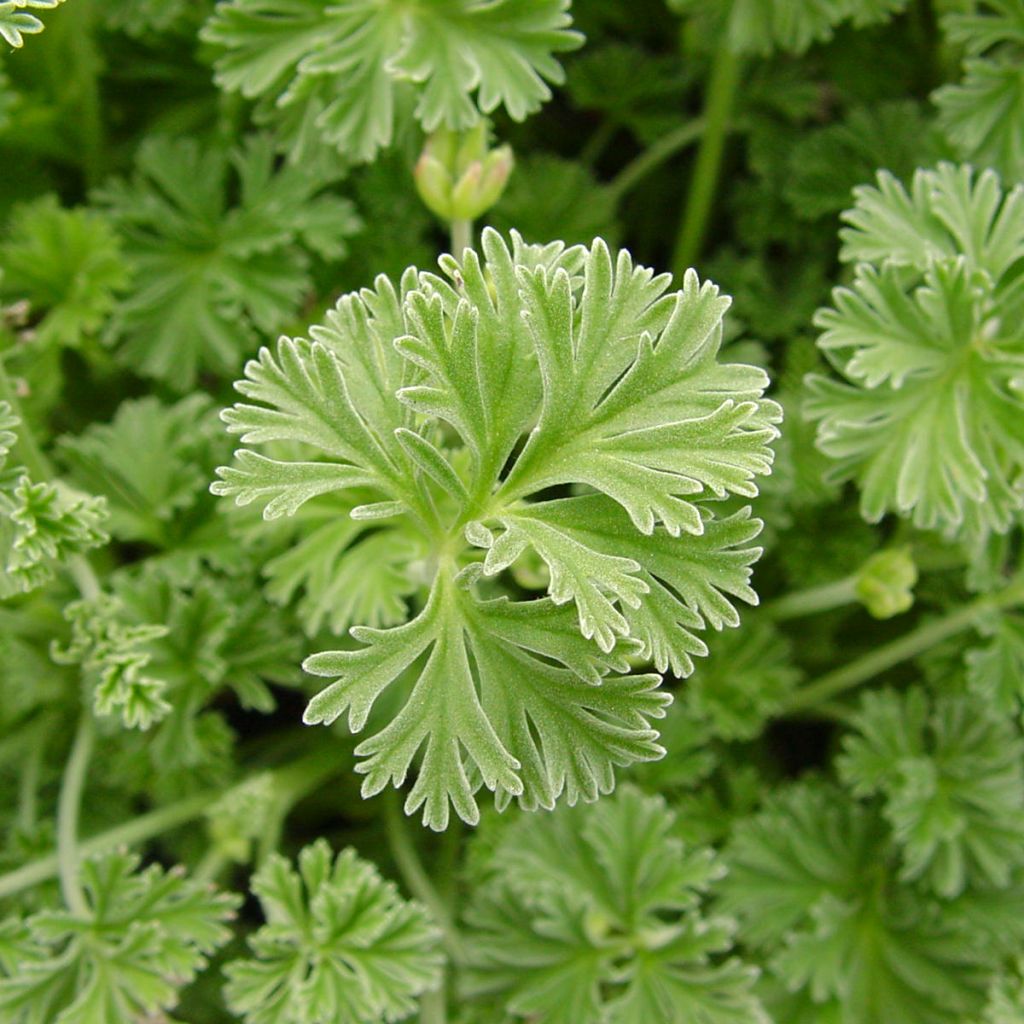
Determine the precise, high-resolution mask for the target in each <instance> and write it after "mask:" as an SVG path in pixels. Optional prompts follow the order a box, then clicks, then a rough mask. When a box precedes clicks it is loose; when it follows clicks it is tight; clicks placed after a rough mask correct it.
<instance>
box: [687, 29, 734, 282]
mask: <svg viewBox="0 0 1024 1024" xmlns="http://www.w3.org/2000/svg"><path fill="white" fill-rule="evenodd" d="M740 67H741V62H740V59H739V57H737V56H736V54H735V53H733V52H732V51H731V50H730V49H729V47H728V44H726V43H723V44H722V45H721V46H719V48H718V50H717V52H716V53H715V57H714V62H713V64H712V65H711V76H710V78H709V79H708V86H707V92H706V94H705V98H704V134H703V137H702V138H701V143H700V149H699V150H698V152H697V161H696V164H695V165H694V168H693V177H692V178H691V179H690V190H689V192H688V194H687V196H686V203H685V205H684V207H683V218H682V222H681V223H680V225H679V234H678V237H677V239H676V245H675V251H674V252H673V254H672V273H673V275H674V276H675V277H676V278H677V279H679V278H682V276H683V273H684V272H685V271H686V270H687V269H688V268H689V267H692V266H693V264H694V262H695V261H696V259H697V257H698V256H699V255H700V248H701V244H702V243H703V241H704V234H705V232H706V230H707V224H708V217H709V215H710V213H711V205H712V202H713V201H714V197H715V189H716V186H717V184H718V170H719V167H720V166H721V163H722V150H723V148H724V146H725V137H726V134H727V133H728V130H729V118H730V116H731V115H732V107H733V100H734V99H735V96H736V87H737V86H738V85H739V80H740Z"/></svg>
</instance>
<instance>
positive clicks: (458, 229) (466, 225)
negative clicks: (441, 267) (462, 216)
mask: <svg viewBox="0 0 1024 1024" xmlns="http://www.w3.org/2000/svg"><path fill="white" fill-rule="evenodd" d="M451 230H452V255H453V256H454V257H455V258H456V259H457V260H460V259H462V254H463V252H465V251H466V249H472V248H473V222H472V221H471V220H453V221H452V224H451Z"/></svg>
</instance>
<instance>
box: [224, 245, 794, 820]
mask: <svg viewBox="0 0 1024 1024" xmlns="http://www.w3.org/2000/svg"><path fill="white" fill-rule="evenodd" d="M481 248H482V255H481V256H478V255H477V254H476V253H474V252H469V253H467V254H466V255H465V256H464V258H463V260H462V261H461V262H459V261H456V260H455V259H453V258H451V257H446V258H444V259H443V260H442V261H441V266H442V270H443V272H444V276H443V277H442V276H438V275H436V274H432V273H416V272H415V271H409V272H408V273H407V274H406V275H405V276H404V277H403V278H402V281H401V284H400V286H399V287H398V288H396V287H395V286H394V285H392V284H391V283H390V282H389V281H387V280H385V279H383V278H381V279H378V281H377V283H376V286H375V288H374V289H372V290H370V289H367V290H364V291H363V292H361V293H358V294H354V295H350V296H346V297H344V298H343V299H342V300H341V301H340V302H339V304H338V306H337V309H336V310H335V311H334V312H333V313H331V314H329V316H328V322H327V324H326V325H323V326H318V327H314V328H313V329H312V330H311V339H312V340H310V341H306V340H303V339H299V340H291V339H287V338H286V339H282V340H281V342H280V343H279V344H278V346H277V349H276V351H274V352H272V351H270V350H267V349H264V350H263V351H262V352H261V353H260V356H259V358H258V359H256V360H254V361H252V362H250V363H249V365H248V366H247V368H246V378H245V379H244V380H243V381H241V382H239V384H238V385H237V387H238V390H239V391H240V392H241V394H242V395H243V397H244V399H246V401H243V402H240V403H239V404H237V405H236V406H235V407H234V408H233V409H229V410H227V411H226V412H225V414H224V418H225V420H226V422H227V424H228V427H229V429H230V430H231V431H232V432H234V433H237V434H239V435H241V438H242V440H243V442H245V443H247V444H249V445H260V446H261V447H263V448H264V451H266V452H267V453H268V454H263V453H262V452H259V451H256V450H254V449H253V448H243V449H241V450H240V451H239V452H238V453H237V455H236V461H235V464H234V465H232V466H229V467H227V468H225V469H223V470H221V480H220V481H219V482H218V483H217V484H216V485H215V486H214V489H215V491H216V492H217V493H219V494H222V495H226V496H231V497H234V498H235V500H236V501H237V502H238V503H239V504H249V503H252V502H258V503H260V504H262V505H263V506H264V509H265V511H264V515H265V516H266V517H268V518H270V519H273V518H276V517H278V516H281V515H285V514H291V513H295V512H297V511H299V510H300V509H301V508H302V507H303V506H304V505H305V504H306V503H307V502H311V501H314V500H316V501H322V500H325V498H324V496H326V495H331V496H332V497H333V496H335V495H337V496H339V498H342V499H346V500H347V508H348V516H349V518H350V519H351V520H353V521H354V522H355V523H356V524H357V525H356V526H353V527H345V528H344V530H343V528H342V527H340V526H339V527H336V528H335V531H340V532H341V536H340V538H339V537H338V536H337V532H336V534H335V537H334V538H333V543H334V547H333V550H331V555H332V556H333V558H334V560H335V564H336V565H338V566H339V568H340V566H341V565H342V564H343V563H344V562H346V561H347V560H349V559H351V558H355V559H357V560H358V559H361V557H362V556H361V555H360V553H359V549H360V546H361V545H364V544H369V543H372V542H373V539H374V533H372V532H370V531H371V530H373V531H376V530H380V531H382V533H383V534H384V536H386V537H388V538H389V539H387V540H386V541H381V542H380V543H381V544H382V546H387V547H390V548H393V547H394V545H396V544H399V543H400V544H402V545H403V546H404V548H405V550H406V551H407V552H408V553H409V558H408V561H407V563H406V564H407V566H408V568H407V570H406V573H405V574H402V573H397V572H393V571H390V570H389V567H388V565H387V563H386V562H385V563H383V565H381V564H380V563H378V565H377V567H376V569H375V570H374V571H373V576H374V577H376V578H377V579H378V581H380V582H379V583H378V584H376V585H379V586H381V587H384V586H387V585H388V584H390V585H391V587H392V590H391V593H392V595H393V596H394V597H395V598H402V597H404V596H406V595H408V599H409V601H410V615H409V618H408V621H407V622H405V623H403V624H400V625H397V626H395V627H393V628H391V629H386V630H382V629H379V628H376V627H369V626H366V625H358V626H356V627H354V628H353V630H352V636H353V638H354V639H355V640H356V641H357V642H358V644H359V646H357V647H355V648H354V649H345V650H339V651H332V652H325V653H322V654H317V655H314V656H312V657H310V658H308V659H307V660H306V663H305V665H306V668H307V670H308V671H310V672H312V673H314V674H315V675H320V676H326V677H328V678H334V680H335V681H334V682H333V683H331V684H330V685H329V686H328V687H327V688H326V689H325V690H324V691H323V692H321V693H320V694H319V695H318V696H316V697H315V698H314V699H313V701H312V702H311V703H310V705H309V708H308V709H307V711H306V716H305V717H306V721H307V722H309V723H316V722H327V723H330V722H332V721H334V720H335V719H337V718H339V717H341V716H342V715H345V714H347V716H348V721H349V725H350V727H351V728H352V729H353V730H354V731H356V732H358V731H361V730H362V729H363V727H364V726H365V725H366V723H367V721H368V719H369V717H370V713H371V711H372V709H373V707H374V704H375V703H376V702H377V700H378V698H379V697H380V696H381V695H382V694H383V693H384V692H385V691H386V690H388V689H389V688H392V687H395V686H397V687H399V688H400V689H401V690H402V692H403V694H404V696H403V697H402V704H401V707H400V709H399V710H398V712H397V714H396V715H395V716H394V717H393V718H392V720H391V721H390V722H389V723H388V724H387V725H386V726H385V727H384V728H381V729H379V730H378V731H377V732H375V733H374V734H373V735H372V736H371V737H370V738H368V739H367V740H364V741H363V742H362V743H361V744H360V746H359V747H358V750H357V753H358V755H359V756H360V757H361V758H362V760H361V762H360V765H359V771H361V772H362V773H364V774H365V775H366V780H365V783H364V792H365V793H366V794H368V795H370V794H373V793H376V792H378V791H380V790H381V789H382V788H383V787H384V786H386V785H387V784H388V783H389V782H393V783H394V784H395V785H400V784H401V783H402V781H403V780H404V779H405V778H406V777H407V776H408V775H409V773H410V771H411V770H412V769H413V765H414V762H416V760H417V756H418V765H417V775H416V782H415V784H414V786H413V788H412V790H411V792H410V794H409V797H408V799H407V802H406V807H407V810H408V811H409V812H412V811H415V810H418V809H419V808H420V807H422V808H423V814H424V820H425V821H426V822H427V823H428V824H430V825H431V826H432V827H434V828H439V829H441V828H444V827H445V826H446V824H447V821H448V815H449V806H451V807H454V809H455V811H456V813H457V814H458V815H459V816H460V817H462V818H464V819H465V820H467V821H475V820H476V818H477V814H478V811H477V804H476V799H475V796H474V794H475V792H476V791H477V790H478V789H479V788H481V787H485V788H487V789H490V790H493V791H494V792H495V794H496V795H497V798H498V802H499V804H504V803H506V802H507V801H508V800H509V799H510V798H512V797H516V798H518V799H519V800H520V802H521V803H522V804H523V806H525V807H535V806H544V807H550V806H552V805H553V803H554V801H555V800H556V799H557V798H558V797H559V796H560V795H562V794H563V793H564V794H565V795H566V797H567V798H568V800H569V802H570V803H574V802H575V801H576V800H577V799H580V798H584V799H593V798H594V797H595V796H596V795H597V794H598V793H599V792H604V791H607V790H609V789H610V788H611V786H612V769H613V767H614V766H616V765H623V764H629V763H631V762H633V761H638V760H644V759H649V758H652V757H657V756H660V754H661V748H660V747H659V746H658V745H657V743H656V742H655V740H656V733H655V732H654V730H653V729H652V728H651V725H650V723H651V720H652V719H653V718H658V717H660V716H661V714H662V713H663V706H664V704H665V702H666V700H667V697H665V696H664V695H662V694H660V693H658V692H657V691H656V687H657V685H658V683H659V681H660V680H659V677H658V676H657V675H654V674H630V672H629V662H628V660H627V656H629V655H634V656H638V657H640V658H643V659H644V660H647V661H650V662H653V664H654V666H655V667H656V668H657V669H658V671H661V672H663V671H666V670H667V669H668V668H669V667H671V668H672V669H673V671H675V672H677V673H681V674H685V673H687V672H689V671H690V669H691V667H692V662H691V656H693V655H700V654H703V653H705V646H704V644H703V641H701V640H700V639H699V637H698V635H697V632H698V631H699V630H700V629H702V628H703V627H704V626H705V625H711V626H713V627H715V628H716V629H721V628H722V627H724V626H733V625H735V624H736V623H737V621H738V616H737V612H736V610H735V607H734V604H733V602H734V601H735V600H736V599H739V600H743V601H747V602H750V603H753V602H755V601H756V597H755V595H754V592H753V591H752V590H751V589H750V586H749V583H748V577H749V573H750V565H751V564H752V562H753V561H754V560H755V559H756V558H757V555H758V549H757V548H755V547H752V546H751V541H752V540H753V538H754V537H755V536H756V535H757V533H758V531H759V529H760V524H759V523H758V522H757V521H756V520H755V519H753V518H751V516H750V514H749V510H747V509H743V510H740V511H738V512H733V513H731V514H716V504H717V502H718V501H720V499H722V498H725V497H726V496H728V495H739V496H741V497H747V498H750V497H753V496H754V495H755V494H756V484H755V480H756V478H757V477H758V476H759V475H762V474H765V473H767V472H768V471H769V469H770V466H771V449H770V447H769V443H770V442H771V441H772V440H773V438H774V437H775V435H776V427H775V424H776V422H777V421H778V419H779V418H780V413H779V409H778V407H777V406H776V405H775V404H774V403H773V402H771V401H768V400H765V399H764V398H763V397H762V395H763V391H764V388H765V386H766V384H767V379H766V377H765V375H764V373H763V372H762V371H761V370H758V369H756V368H754V367H751V366H743V365H731V364H723V363H721V362H719V360H718V358H717V353H718V347H719V344H720V340H721V332H722V317H723V314H724V312H725V309H726V307H727V306H728V300H727V299H725V298H723V297H722V296H720V295H719V292H718V289H717V288H716V287H715V286H714V285H712V284H710V283H703V284H702V283H700V282H699V280H698V279H697V276H696V274H694V273H689V274H687V276H686V279H685V281H684V282H683V288H682V290H681V291H677V292H670V291H669V290H668V289H669V279H668V278H667V276H665V275H661V276H656V275H654V274H653V273H652V272H651V271H649V270H646V269H644V268H642V267H639V266H637V265H636V264H634V262H633V260H632V258H631V257H630V256H629V254H628V253H626V252H621V253H619V254H618V256H617V257H613V255H612V253H611V252H610V251H609V250H608V248H607V246H606V245H605V244H604V243H603V242H601V241H597V242H595V243H594V244H593V245H592V246H591V247H590V248H589V249H584V248H572V249H566V248H564V247H563V246H561V245H559V244H553V245H549V246H546V247H543V248H540V247H531V246H527V245H526V244H525V243H523V242H522V240H521V239H520V238H519V237H518V236H516V235H513V236H512V240H511V244H509V243H506V242H505V241H504V240H503V239H502V238H501V237H500V236H499V235H498V234H497V233H495V232H491V231H488V232H485V233H484V236H483V238H482V243H481ZM553 489H558V490H554V491H553ZM552 494H557V495H558V496H551V495H552ZM346 496H350V497H348V498H346ZM334 508H335V510H337V504H335V506H334ZM325 529H326V527H325ZM367 534H369V535H367ZM378 536H379V535H378ZM342 545H345V546H346V547H345V552H341V548H342ZM346 552H347V553H346ZM285 557H288V556H285ZM528 557H536V558H539V560H540V561H541V562H543V563H544V565H545V566H546V567H547V575H548V579H549V585H548V588H547V589H548V596H547V597H544V598H539V599H537V600H526V601H520V600H514V599H512V598H513V597H514V594H512V593H511V592H510V591H509V589H508V584H507V581H506V570H509V569H510V568H511V567H513V566H514V565H515V564H516V563H517V561H519V560H521V559H523V558H528ZM360 564H361V563H360ZM382 577H384V578H385V579H386V580H387V582H386V583H385V582H383V581H382V580H381V578H382ZM414 580H416V581H417V582H418V587H416V586H415V585H414V583H413V581H414ZM414 589H416V590H418V593H416V594H413V593H412V591H413V590H414ZM369 610H371V611H374V610H377V609H374V608H372V607H371V609H369ZM395 610H396V611H397V608H395Z"/></svg>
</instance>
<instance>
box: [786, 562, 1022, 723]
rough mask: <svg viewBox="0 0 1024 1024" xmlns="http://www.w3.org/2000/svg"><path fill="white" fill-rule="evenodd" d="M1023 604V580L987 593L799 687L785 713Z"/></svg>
mask: <svg viewBox="0 0 1024 1024" xmlns="http://www.w3.org/2000/svg"><path fill="white" fill-rule="evenodd" d="M1017 604H1024V582H1021V581H1020V580H1018V581H1016V582H1015V583H1013V584H1011V585H1010V586H1008V587H1006V589H1005V590H1002V591H1000V592H999V593H998V594H986V595H985V596H984V597H979V598H978V599H977V600H975V601H971V602H970V604H967V605H964V607H963V608H960V609H959V610H958V611H955V612H950V614H948V615H945V616H943V617H942V618H941V619H936V620H934V621H933V622H926V623H925V624H924V625H923V626H919V627H918V628H917V629H915V630H912V631H911V632H909V633H907V634H906V635H905V636H902V637H899V639H897V640H893V641H892V642H891V643H888V644H883V645H882V646H881V647H877V648H875V650H873V651H871V652H870V653H868V654H865V655H864V656H863V657H862V658H857V659H856V660H855V661H851V662H850V664H848V665H844V666H843V667H842V668H839V669H836V670H835V671H834V672H828V673H826V674H825V675H823V676H821V677H820V678H819V679H817V680H815V681H814V682H812V683H809V684H808V685H807V686H802V687H800V689H799V690H797V691H796V693H794V694H793V696H792V697H790V699H789V700H788V701H787V702H786V703H785V705H784V706H783V710H782V713H783V714H787V715H788V714H794V713H798V712H802V711H806V710H807V709H809V708H815V707H817V706H818V705H820V704H823V703H826V702H830V701H831V700H832V699H833V698H834V697H837V696H838V695H839V694H841V693H845V692H846V691H847V690H852V689H854V687H857V686H860V685H861V684H862V683H866V682H868V681H870V680H872V679H874V678H875V677H876V676H877V675H880V674H881V673H882V672H885V671H886V670H887V669H890V668H892V667H893V666H895V665H900V664H902V663H903V662H905V661H909V660H910V659H911V658H914V657H916V656H917V655H919V654H923V653H924V652H925V651H927V650H930V649H931V648H932V647H934V646H935V645H936V644H940V643H942V642H943V641H944V640H948V639H949V638H950V637H953V636H956V635H957V634H958V633H963V632H966V631H967V630H969V629H971V628H972V627H973V626H974V625H975V624H976V622H977V620H978V616H979V615H982V614H983V613H984V612H987V611H994V610H997V609H999V608H1008V607H1012V606H1013V605H1017Z"/></svg>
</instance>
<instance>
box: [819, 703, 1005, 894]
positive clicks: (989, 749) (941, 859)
mask: <svg viewBox="0 0 1024 1024" xmlns="http://www.w3.org/2000/svg"><path fill="white" fill-rule="evenodd" d="M852 724H853V728H854V729H855V730H856V734H855V735H852V736H849V737H847V738H846V740H845V741H844V745H843V750H844V753H843V755H842V757H841V758H840V760H839V771H840V774H841V775H842V776H843V778H844V779H845V780H846V781H847V782H848V783H849V784H850V785H851V786H852V787H853V791H854V793H856V794H858V795H871V794H874V793H880V794H881V795H882V796H883V797H884V799H885V808H884V813H885V816H886V818H887V819H888V821H889V822H890V823H891V824H892V827H893V834H894V836H895V839H896V842H897V843H898V844H899V845H900V847H901V848H902V853H903V871H902V875H901V877H903V878H911V879H912V878H923V879H924V880H925V881H926V882H927V883H928V885H930V886H931V887H932V888H933V889H934V890H935V891H936V892H938V893H939V894H940V895H942V896H946V897H951V896H956V895H957V894H958V893H960V892H961V891H962V890H963V889H964V887H965V886H966V885H968V884H971V883H972V882H975V883H979V882H980V883H982V884H989V885H994V886H999V887H1005V886H1007V885H1008V884H1009V882H1010V878H1011V874H1012V872H1013V870H1014V868H1015V867H1016V866H1018V865H1019V864H1021V863H1022V862H1024V855H1022V853H1021V849H1022V842H1024V768H1022V767H1021V764H1022V759H1024V741H1022V740H1021V738H1020V736H1019V735H1018V734H1017V732H1016V730H1015V729H1014V728H1013V727H1012V726H1011V725H1010V724H1009V723H1008V722H1007V721H1006V719H1005V718H1003V717H1001V716H1000V715H998V714H996V713H995V712H994V711H992V710H991V709H990V708H989V707H988V705H987V704H986V703H985V702H984V701H982V700H980V699H978V698H972V697H965V696H955V695H946V696H942V697H940V698H937V699H935V700H934V701H929V700H928V698H927V697H926V695H925V694H924V692H923V691H921V690H911V691H909V692H907V693H905V694H896V693H894V692H892V691H884V692H882V693H869V694H866V695H865V697H864V698H863V702H862V704H861V709H860V711H859V712H858V713H857V715H856V716H855V717H854V719H853V722H852Z"/></svg>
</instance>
